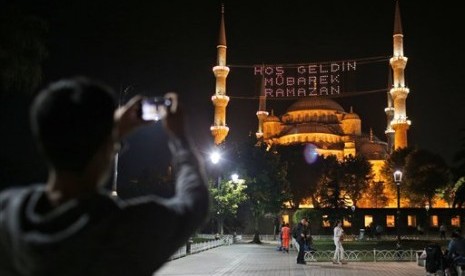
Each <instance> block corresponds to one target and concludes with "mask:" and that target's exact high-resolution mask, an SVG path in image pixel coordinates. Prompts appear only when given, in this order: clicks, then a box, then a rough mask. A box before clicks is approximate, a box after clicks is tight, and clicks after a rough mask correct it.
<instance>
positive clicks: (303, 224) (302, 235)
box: [295, 217, 310, 264]
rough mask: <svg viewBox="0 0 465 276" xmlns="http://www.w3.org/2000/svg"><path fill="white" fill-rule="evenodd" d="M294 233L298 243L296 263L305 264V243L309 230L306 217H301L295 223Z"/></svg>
mask: <svg viewBox="0 0 465 276" xmlns="http://www.w3.org/2000/svg"><path fill="white" fill-rule="evenodd" d="M295 230H296V233H295V239H296V241H297V243H298V244H299V253H298V254H297V264H306V262H305V259H304V256H305V245H306V244H307V239H308V238H310V230H309V228H308V219H307V218H306V217H304V218H302V219H301V220H300V222H299V224H297V227H296V229H295Z"/></svg>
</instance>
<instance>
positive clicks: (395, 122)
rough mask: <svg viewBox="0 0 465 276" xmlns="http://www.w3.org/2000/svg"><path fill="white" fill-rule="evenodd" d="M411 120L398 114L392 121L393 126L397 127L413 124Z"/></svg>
mask: <svg viewBox="0 0 465 276" xmlns="http://www.w3.org/2000/svg"><path fill="white" fill-rule="evenodd" d="M411 123H412V122H411V121H410V120H407V116H403V115H401V116H397V117H395V118H394V119H392V121H391V127H393V128H395V126H396V125H411Z"/></svg>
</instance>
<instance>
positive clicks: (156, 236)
mask: <svg viewBox="0 0 465 276" xmlns="http://www.w3.org/2000/svg"><path fill="white" fill-rule="evenodd" d="M114 95H115V93H114V92H113V90H112V89H111V88H109V87H108V86H106V85H105V84H103V83H100V82H97V81H95V80H91V79H88V78H81V77H78V78H72V79H64V80H59V81H57V82H54V83H52V84H50V85H49V86H47V87H46V88H44V89H43V90H42V91H41V92H40V93H39V94H38V96H37V97H36V99H35V101H34V103H33V104H32V107H31V127H32V132H33V134H34V138H35V140H36V142H37V145H38V147H39V149H40V151H41V153H42V154H43V155H44V157H45V159H46V161H47V165H48V167H49V176H48V179H47V181H46V182H45V183H39V184H34V185H29V186H26V187H18V188H11V189H7V190H4V191H2V193H0V275H2V276H16V275H18V276H19V275H35V276H45V275H47V276H62V275H86V276H94V275H95V276H97V275H98V276H106V275H108V276H110V275H111V276H126V275H138V276H149V275H152V274H153V273H154V272H155V271H156V270H157V269H159V268H160V267H161V266H162V265H163V264H164V263H165V262H166V261H168V260H169V258H170V257H171V256H172V254H173V253H174V252H175V251H176V250H177V249H178V248H180V247H181V246H183V245H184V244H186V242H187V241H188V239H189V237H190V236H191V235H192V234H193V233H194V232H195V231H196V230H197V229H198V228H199V227H200V226H201V225H202V224H203V223H204V222H205V221H206V218H207V216H208V210H209V202H210V198H209V193H208V188H207V182H206V179H205V173H204V169H203V165H202V162H201V159H199V156H198V154H197V153H196V151H195V149H194V148H193V147H192V146H191V143H190V142H189V139H188V138H189V137H188V135H187V131H186V130H185V123H184V116H183V113H182V106H180V105H177V104H176V103H177V96H176V95H175V94H171V96H169V100H170V102H171V104H170V105H169V106H166V108H167V115H166V117H165V118H164V119H163V125H164V129H165V130H166V131H167V141H166V142H167V146H168V148H169V150H170V152H171V158H172V162H171V165H172V171H173V175H172V176H173V183H172V185H173V186H174V188H175V193H174V195H173V196H172V197H170V198H165V197H161V196H159V195H157V194H147V195H144V196H140V197H137V198H133V199H130V200H125V201H123V200H122V199H120V198H117V197H112V196H111V195H110V191H108V190H105V189H104V186H105V184H106V183H107V182H108V179H109V176H110V173H111V168H112V165H113V163H114V162H113V160H114V157H115V152H116V151H117V150H118V149H119V145H120V142H121V141H122V139H124V138H125V137H127V135H129V134H130V133H131V132H133V131H134V130H136V129H138V128H140V127H142V126H144V125H145V126H147V125H149V124H154V121H146V120H144V119H142V116H141V111H142V108H141V103H142V100H143V97H142V96H135V97H134V98H132V99H131V100H130V101H129V102H128V103H127V104H125V105H124V106H123V107H121V108H117V103H116V98H115V96H114ZM165 98H166V99H168V94H167V95H166V96H165ZM176 106H177V108H176ZM145 141H147V142H151V143H154V138H151V137H148V138H146V139H145ZM161 221H162V222H163V223H160V222H161ZM166 229H169V231H166Z"/></svg>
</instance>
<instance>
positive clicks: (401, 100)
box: [390, 0, 410, 149]
mask: <svg viewBox="0 0 465 276" xmlns="http://www.w3.org/2000/svg"><path fill="white" fill-rule="evenodd" d="M403 38H404V35H403V34H402V23H401V21H400V10H399V1H398V0H397V1H396V13H395V18H394V35H393V43H394V47H393V48H394V51H393V52H394V53H393V57H392V58H391V59H390V64H391V67H392V71H393V73H394V75H393V82H394V83H393V87H392V88H391V91H390V94H391V97H392V101H393V104H394V118H393V119H392V121H391V127H392V129H394V131H395V133H394V148H395V149H399V148H405V147H407V146H408V144H407V130H408V128H409V126H410V121H409V120H407V112H406V106H405V100H406V99H407V96H408V94H409V89H408V88H407V87H406V86H405V78H404V69H405V66H406V65H407V58H406V57H404V45H403Z"/></svg>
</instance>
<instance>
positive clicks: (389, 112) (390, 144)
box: [384, 68, 395, 154]
mask: <svg viewBox="0 0 465 276" xmlns="http://www.w3.org/2000/svg"><path fill="white" fill-rule="evenodd" d="M391 88H392V71H391V69H390V68H389V77H388V91H387V93H386V94H387V95H386V96H387V107H386V108H385V109H384V112H386V119H387V125H386V130H385V131H384V133H385V134H386V139H387V151H388V153H389V154H391V153H392V151H393V150H394V132H395V131H394V129H393V128H392V126H391V121H392V119H393V118H394V107H392V97H391V93H390V89H391Z"/></svg>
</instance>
